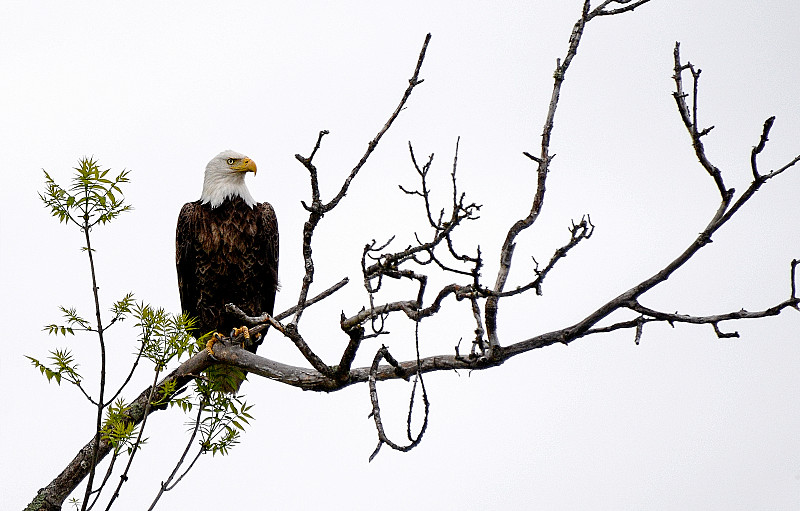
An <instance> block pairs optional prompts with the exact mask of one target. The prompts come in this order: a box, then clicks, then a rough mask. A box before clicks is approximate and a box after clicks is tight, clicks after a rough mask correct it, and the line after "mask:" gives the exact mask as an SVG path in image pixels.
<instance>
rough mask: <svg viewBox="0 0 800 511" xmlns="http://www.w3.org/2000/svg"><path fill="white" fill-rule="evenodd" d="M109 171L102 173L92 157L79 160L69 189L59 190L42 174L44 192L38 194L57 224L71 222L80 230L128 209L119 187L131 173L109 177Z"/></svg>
mask: <svg viewBox="0 0 800 511" xmlns="http://www.w3.org/2000/svg"><path fill="white" fill-rule="evenodd" d="M110 171H111V169H106V170H101V169H100V165H98V163H97V162H96V161H95V160H94V159H93V158H81V159H80V160H79V161H78V166H77V167H75V176H74V177H73V178H72V185H71V186H70V187H69V188H68V189H64V188H62V187H61V186H60V185H58V184H57V183H56V182H55V180H54V179H53V178H52V177H51V176H50V174H48V173H47V171H44V176H45V192H44V194H41V193H40V194H39V198H40V199H42V202H44V204H45V206H47V207H48V208H50V213H51V214H52V215H53V216H54V217H56V218H58V221H59V223H60V222H64V223H68V222H72V223H74V224H75V225H77V226H78V227H80V228H81V229H82V230H88V229H90V228H92V227H93V226H95V225H97V224H99V223H102V224H105V223H107V222H109V221H110V220H113V219H114V218H116V217H118V216H119V215H120V214H122V213H124V212H125V211H128V210H130V209H131V206H130V205H127V204H125V200H124V198H123V197H122V189H121V188H120V186H119V185H120V184H122V183H127V182H128V174H129V172H130V171H127V170H123V171H121V172H120V173H119V174H117V176H116V177H112V178H109V177H108V173H109V172H110Z"/></svg>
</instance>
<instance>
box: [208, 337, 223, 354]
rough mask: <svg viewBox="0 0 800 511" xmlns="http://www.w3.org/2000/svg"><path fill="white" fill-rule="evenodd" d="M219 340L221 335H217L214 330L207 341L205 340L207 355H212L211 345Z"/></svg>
mask: <svg viewBox="0 0 800 511" xmlns="http://www.w3.org/2000/svg"><path fill="white" fill-rule="evenodd" d="M221 340H222V336H221V335H219V334H218V333H217V332H214V335H212V336H211V339H209V340H208V341H206V351H207V352H208V354H209V355H211V356H212V357H213V356H214V349H213V346H214V345H215V344H216V343H217V342H219V341H221Z"/></svg>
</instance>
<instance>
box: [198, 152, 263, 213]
mask: <svg viewBox="0 0 800 511" xmlns="http://www.w3.org/2000/svg"><path fill="white" fill-rule="evenodd" d="M248 172H252V173H253V175H255V174H256V164H255V162H254V161H253V160H251V159H250V158H248V157H247V156H245V155H243V154H240V153H237V152H236V151H231V150H227V151H222V152H221V153H219V154H218V155H216V156H214V158H212V159H211V161H210V162H208V165H206V175H205V179H204V180H203V194H202V195H201V196H200V200H201V201H202V203H203V204H211V207H212V208H216V207H217V206H219V205H220V204H222V203H223V202H224V201H225V199H229V198H233V197H236V196H237V195H238V196H239V197H241V198H242V199H244V201H245V202H246V203H247V205H248V206H250V207H253V206H254V205H255V203H256V201H255V199H253V196H252V195H250V191H249V190H248V189H247V185H246V184H245V183H244V175H245V174H247V173H248Z"/></svg>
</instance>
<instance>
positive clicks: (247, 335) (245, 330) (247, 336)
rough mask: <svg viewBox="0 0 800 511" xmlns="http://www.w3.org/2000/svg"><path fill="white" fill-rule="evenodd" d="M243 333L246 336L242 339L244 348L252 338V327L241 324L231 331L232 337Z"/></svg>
mask: <svg viewBox="0 0 800 511" xmlns="http://www.w3.org/2000/svg"><path fill="white" fill-rule="evenodd" d="M239 334H242V335H243V336H244V340H243V341H242V348H244V347H245V345H246V344H247V342H248V341H249V340H250V329H249V328H247V327H246V326H240V327H239V328H234V329H233V331H232V332H231V339H233V338H234V337H236V336H237V335H239Z"/></svg>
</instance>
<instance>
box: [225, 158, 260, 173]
mask: <svg viewBox="0 0 800 511" xmlns="http://www.w3.org/2000/svg"><path fill="white" fill-rule="evenodd" d="M231 168H233V170H235V171H236V172H252V173H253V175H254V176H255V175H256V170H257V169H256V162H254V161H253V160H251V159H250V158H242V159H241V160H240V161H238V162H236V163H234V164H233V167H231Z"/></svg>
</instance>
